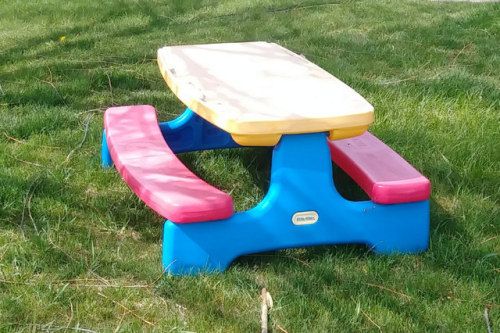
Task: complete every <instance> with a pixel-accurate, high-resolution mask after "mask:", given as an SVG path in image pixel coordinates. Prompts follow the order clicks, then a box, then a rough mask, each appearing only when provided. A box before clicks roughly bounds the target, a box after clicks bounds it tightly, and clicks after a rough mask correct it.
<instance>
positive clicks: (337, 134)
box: [330, 125, 368, 140]
mask: <svg viewBox="0 0 500 333" xmlns="http://www.w3.org/2000/svg"><path fill="white" fill-rule="evenodd" d="M367 130H368V125H366V126H355V127H349V128H338V129H333V130H331V131H330V140H340V139H347V138H352V137H355V136H358V135H361V134H363V133H364V132H366V131H367Z"/></svg>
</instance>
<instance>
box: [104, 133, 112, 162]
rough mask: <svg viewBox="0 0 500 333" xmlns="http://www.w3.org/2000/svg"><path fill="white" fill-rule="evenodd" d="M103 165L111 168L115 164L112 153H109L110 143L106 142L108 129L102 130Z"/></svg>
mask: <svg viewBox="0 0 500 333" xmlns="http://www.w3.org/2000/svg"><path fill="white" fill-rule="evenodd" d="M101 166H102V167H103V168H111V167H112V166H113V160H112V159H111V154H110V153H109V148H108V144H107V142H106V130H103V131H102V141H101Z"/></svg>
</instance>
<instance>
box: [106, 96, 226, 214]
mask: <svg viewBox="0 0 500 333" xmlns="http://www.w3.org/2000/svg"><path fill="white" fill-rule="evenodd" d="M104 128H105V130H106V140H107V144H108V147H109V151H110V154H111V157H112V159H113V163H114V164H115V166H116V169H117V170H118V171H119V173H120V174H121V176H122V177H123V179H124V180H125V182H126V183H127V184H128V185H129V187H130V188H131V189H132V190H133V191H134V192H135V194H137V196H138V197H139V198H141V200H142V201H144V203H146V205H148V206H149V207H151V208H152V209H153V210H155V211H156V212H157V213H158V214H160V215H161V216H163V217H165V218H166V219H169V220H171V221H172V222H176V223H190V222H201V221H211V220H218V219H225V218H228V217H230V216H231V215H233V212H234V208H233V201H232V198H231V196H229V195H228V194H227V193H224V192H222V191H220V190H218V189H216V188H215V187H213V186H211V185H209V184H207V183H206V182H205V181H203V180H202V179H200V178H199V177H197V176H196V175H195V174H193V173H192V172H191V171H190V170H189V169H188V168H186V166H185V165H184V164H183V163H182V162H181V161H180V160H179V159H178V158H177V156H176V155H175V154H174V153H173V152H172V150H171V149H170V147H169V146H168V144H167V143H166V142H165V139H164V138H163V136H162V134H161V131H160V128H159V126H158V120H157V118H156V110H155V109H154V108H153V107H152V106H149V105H134V106H123V107H113V108H109V109H108V110H106V113H105V115H104Z"/></svg>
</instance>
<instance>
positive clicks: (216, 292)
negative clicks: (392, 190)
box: [0, 0, 500, 333]
mask: <svg viewBox="0 0 500 333" xmlns="http://www.w3.org/2000/svg"><path fill="white" fill-rule="evenodd" d="M165 2H167V3H170V4H162V3H160V1H150V2H144V3H143V2H139V1H125V0H124V1H113V2H112V1H109V2H108V1H84V0H79V1H62V0H58V1H55V0H46V1H39V2H38V4H36V3H35V1H33V3H31V2H28V1H24V0H17V1H16V0H12V1H7V0H0V331H5V332H10V331H22V332H28V331H50V332H55V331H57V332H63V331H68V332H91V331H137V330H140V329H143V330H154V331H158V332H180V331H196V332H212V331H215V332H256V331H258V329H259V311H260V306H259V302H260V300H259V293H260V289H261V288H262V287H266V288H268V290H269V291H270V292H271V294H272V296H273V298H274V308H273V309H272V311H271V322H270V327H272V329H273V331H274V332H285V331H287V332H290V333H291V332H333V331H336V332H356V331H374V332H378V331H385V332H423V331H428V332H436V331H439V332H486V324H485V321H484V319H483V311H484V309H485V307H489V308H490V311H489V317H490V320H491V322H492V326H493V328H494V329H495V330H496V331H500V310H499V303H500V300H499V298H500V297H499V296H500V283H499V281H500V279H499V273H500V268H499V267H500V260H499V256H498V254H499V252H500V238H499V234H500V223H499V222H500V219H499V213H500V210H499V207H500V204H499V199H500V193H499V191H500V190H499V189H500V173H499V171H500V107H499V101H500V74H499V72H500V4H499V3H496V4H494V3H490V4H480V3H450V2H432V1H411V2H406V1H405V2H401V1H339V2H338V3H335V4H324V5H320V4H319V2H318V1H303V2H302V4H301V5H296V4H294V3H295V2H293V1H264V0H259V1H244V0H239V1H220V2H219V1H211V2H210V1H203V2H201V1H200V2H198V1H165ZM246 40H265V41H272V42H277V43H279V44H281V45H283V46H285V47H287V48H289V49H291V50H293V51H295V52H297V53H301V54H304V55H305V56H306V57H307V58H308V59H310V60H312V61H313V62H315V63H317V64H319V65H320V66H322V67H323V68H325V69H326V70H328V71H329V72H331V73H333V74H334V75H336V76H337V77H338V78H340V79H341V80H343V81H344V82H346V83H348V84H349V85H350V86H352V87H353V88H354V89H356V90H357V91H359V92H360V93H361V94H362V95H363V96H364V97H365V98H366V99H367V100H368V101H370V102H371V103H372V104H373V105H374V106H375V110H376V121H375V123H374V125H373V126H372V131H373V132H374V133H376V134H377V135H378V136H379V137H380V138H381V139H382V140H384V141H385V142H386V143H388V144H389V145H391V146H392V147H393V148H394V149H395V150H397V151H398V152H399V153H400V154H402V155H403V156H404V157H405V158H406V159H407V160H409V161H410V162H411V163H412V164H413V165H415V166H416V167H417V168H418V169H419V170H421V171H422V173H423V174H425V175H426V176H428V177H429V178H430V179H431V181H432V184H433V194H432V203H431V206H432V212H431V245H430V248H429V250H428V251H427V252H426V253H423V254H421V255H415V256H376V255H373V254H371V253H370V252H369V251H368V250H367V249H366V248H364V247H360V246H330V247H320V248H318V247H315V248H307V249H297V250H286V251H279V252H273V253H265V254H257V255H252V256H247V257H244V258H241V259H238V260H237V261H236V262H235V263H234V264H233V265H232V266H231V268H230V269H229V270H228V271H227V272H226V273H224V274H218V275H212V276H200V277H194V278H173V277H170V276H162V271H161V269H162V268H161V264H160V253H161V233H162V220H161V218H160V217H158V216H157V215H155V214H154V213H153V212H152V211H151V210H149V209H148V208H147V207H145V206H144V205H143V204H142V203H141V202H140V201H139V200H138V199H137V198H136V196H135V195H133V194H132V192H131V191H130V190H129V189H128V187H127V186H126V185H125V184H124V183H123V182H122V180H121V179H120V176H119V175H118V174H117V173H116V172H114V170H103V169H101V168H100V164H99V163H100V161H99V153H100V136H101V128H102V114H103V111H104V110H105V109H106V108H107V107H109V106H111V105H121V104H152V105H155V106H156V107H157V109H158V110H159V111H160V116H161V119H162V120H166V119H169V118H171V117H174V116H175V115H177V114H179V113H180V112H182V110H183V106H182V105H181V103H180V102H179V101H178V100H177V99H176V97H175V96H174V95H173V94H172V93H171V92H170V91H168V89H167V87H166V85H165V83H164V82H163V80H162V77H161V75H160V73H159V70H158V68H157V65H156V60H155V57H156V50H157V49H158V48H159V47H161V46H163V45H166V44H187V43H208V42H225V41H246ZM182 159H183V160H184V161H185V162H186V164H187V165H188V166H189V167H190V168H191V169H193V170H194V171H195V172H196V173H198V174H199V175H201V176H202V177H203V178H205V179H207V180H208V181H210V182H211V183H213V184H216V185H217V186H219V187H220V188H222V189H223V190H225V191H228V192H231V193H232V195H233V197H234V199H235V203H236V206H237V208H238V209H246V208H249V207H251V206H253V205H254V204H255V203H257V202H258V201H259V200H260V199H261V198H262V197H263V195H264V193H265V192H266V186H267V176H268V172H269V162H270V150H269V149H250V148H247V149H242V150H233V151H218V152H203V153H197V154H187V155H184V156H182ZM338 178H339V179H338V181H339V183H340V186H342V188H344V191H345V192H348V194H349V195H351V196H354V197H359V195H360V194H359V191H352V190H350V189H351V188H352V183H351V181H350V180H349V179H347V177H346V176H345V175H342V174H339V177H338ZM349 192H354V194H353V193H349ZM401 223H405V221H401Z"/></svg>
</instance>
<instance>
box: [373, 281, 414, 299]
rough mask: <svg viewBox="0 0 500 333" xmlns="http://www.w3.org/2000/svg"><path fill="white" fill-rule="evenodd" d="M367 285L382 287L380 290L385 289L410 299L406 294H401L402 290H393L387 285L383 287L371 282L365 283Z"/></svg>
mask: <svg viewBox="0 0 500 333" xmlns="http://www.w3.org/2000/svg"><path fill="white" fill-rule="evenodd" d="M365 284H366V285H367V286H370V287H375V288H379V289H382V290H386V291H389V292H391V293H393V294H395V295H398V296H401V297H404V298H406V300H408V301H410V300H411V297H410V296H408V295H406V294H403V293H402V292H399V291H396V290H393V289H390V288H387V287H384V286H379V285H378V284H373V283H365Z"/></svg>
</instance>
